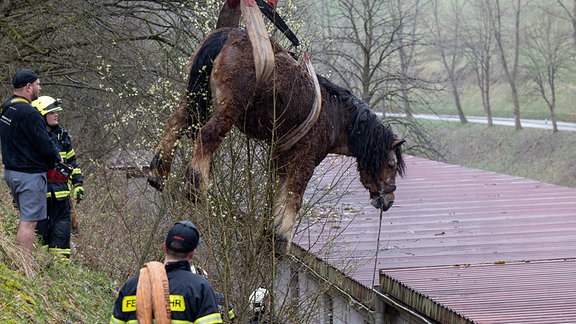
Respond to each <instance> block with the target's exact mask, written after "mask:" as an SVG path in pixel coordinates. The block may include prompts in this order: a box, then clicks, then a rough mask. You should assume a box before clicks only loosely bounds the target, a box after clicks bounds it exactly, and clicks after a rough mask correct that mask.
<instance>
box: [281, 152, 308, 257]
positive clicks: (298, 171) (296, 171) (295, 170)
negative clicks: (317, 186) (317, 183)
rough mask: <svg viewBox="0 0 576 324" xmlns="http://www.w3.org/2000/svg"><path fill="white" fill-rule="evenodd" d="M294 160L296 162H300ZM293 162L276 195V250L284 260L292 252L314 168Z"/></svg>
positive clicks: (283, 175)
mask: <svg viewBox="0 0 576 324" xmlns="http://www.w3.org/2000/svg"><path fill="white" fill-rule="evenodd" d="M299 160H301V159H298V160H294V161H299ZM294 161H293V162H292V163H291V164H290V165H289V166H288V172H287V173H285V174H281V175H280V181H279V184H278V186H277V190H276V193H275V195H274V233H273V236H274V248H275V254H276V256H277V257H279V258H282V257H283V256H285V255H287V254H288V252H289V251H290V245H291V243H292V228H293V227H294V222H295V221H296V217H297V215H298V211H299V210H300V208H301V207H302V199H303V197H304V191H305V190H306V186H307V184H308V181H309V180H310V178H312V174H313V173H314V166H312V167H310V166H303V165H299V163H296V162H294Z"/></svg>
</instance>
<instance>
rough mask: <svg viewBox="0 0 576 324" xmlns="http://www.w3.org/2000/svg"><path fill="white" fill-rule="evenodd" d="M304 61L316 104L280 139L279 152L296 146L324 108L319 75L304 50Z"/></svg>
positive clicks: (277, 147)
mask: <svg viewBox="0 0 576 324" xmlns="http://www.w3.org/2000/svg"><path fill="white" fill-rule="evenodd" d="M304 62H306V69H307V70H308V74H309V75H310V79H311V80H312V83H313V84H314V105H313V106H312V110H311V111H310V113H309V114H308V117H307V118H306V120H305V121H304V122H303V123H302V124H300V125H298V127H296V128H294V129H293V130H292V131H290V133H288V134H286V135H285V136H284V137H283V138H282V139H280V141H279V143H278V144H277V145H276V151H278V152H285V151H288V150H289V149H291V148H292V146H294V144H296V143H297V142H298V141H299V140H301V139H302V137H304V136H305V135H306V134H308V132H309V131H310V129H312V126H314V124H315V123H316V121H317V120H318V116H320V110H322V92H321V91H320V84H319V83H318V77H317V76H316V72H315V71H314V67H313V66H312V62H310V58H309V57H308V54H306V52H304Z"/></svg>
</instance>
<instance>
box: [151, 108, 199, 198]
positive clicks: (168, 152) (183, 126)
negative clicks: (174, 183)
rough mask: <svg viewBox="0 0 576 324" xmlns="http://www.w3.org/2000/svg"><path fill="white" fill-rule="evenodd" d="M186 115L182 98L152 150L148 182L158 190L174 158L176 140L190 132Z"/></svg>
mask: <svg viewBox="0 0 576 324" xmlns="http://www.w3.org/2000/svg"><path fill="white" fill-rule="evenodd" d="M188 115H189V112H188V109H187V108H186V105H185V102H184V100H182V101H181V102H180V104H179V106H178V109H177V110H176V111H174V112H173V113H172V114H171V115H170V118H168V121H167V122H166V125H165V126H164V136H162V139H161V140H160V143H159V144H158V146H157V147H156V149H155V150H154V156H153V157H152V161H151V162H150V171H149V173H148V183H149V184H150V185H151V186H152V187H154V188H156V189H158V190H160V191H162V189H163V187H164V181H165V180H166V177H167V176H168V174H169V173H170V167H171V165H172V159H173V158H174V149H175V148H176V146H177V143H178V140H180V138H182V136H183V135H184V134H186V133H188V132H191V129H188V118H189V117H188Z"/></svg>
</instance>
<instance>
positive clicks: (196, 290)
mask: <svg viewBox="0 0 576 324" xmlns="http://www.w3.org/2000/svg"><path fill="white" fill-rule="evenodd" d="M199 243H200V233H199V232H198V229H196V226H194V224H193V223H192V222H189V221H181V222H177V223H176V224H174V226H173V227H172V228H171V229H170V230H169V231H168V235H167V236H166V240H165V241H164V244H163V248H164V255H165V258H164V268H165V276H166V277H167V279H168V289H169V291H166V294H169V296H164V298H167V299H168V300H169V301H170V318H171V320H172V323H202V324H216V323H222V318H221V316H220V313H219V311H218V304H217V303H216V298H215V296H214V290H213V289H212V285H210V283H209V282H208V280H206V279H205V278H204V277H202V276H201V275H198V274H195V273H193V272H192V269H191V268H190V260H192V259H193V258H194V254H195V253H196V248H197V247H198V244H199ZM140 274H142V271H141V272H140ZM140 274H137V275H136V276H134V277H132V278H130V279H128V281H126V283H125V284H124V285H123V286H122V288H120V291H119V293H118V297H117V298H116V301H115V303H114V310H113V312H114V313H113V314H112V316H111V318H110V324H125V323H138V322H140V323H142V320H143V319H145V320H150V321H149V322H150V323H151V322H152V321H151V319H150V317H152V316H155V315H157V314H156V313H154V314H151V312H152V311H151V308H152V307H153V305H146V304H142V305H141V304H138V305H136V300H137V299H138V294H139V293H140V294H143V295H146V294H148V293H149V292H147V290H145V291H146V292H145V293H142V292H141V291H140V286H141V280H140ZM159 277H161V276H159V275H155V276H153V278H155V279H156V280H157V279H158V278H159ZM153 285H154V283H151V282H148V284H147V285H144V286H143V287H142V288H146V286H153ZM141 296H142V295H141ZM157 297H160V299H162V296H156V295H152V296H144V298H142V299H141V300H142V301H147V303H148V304H152V303H153V302H154V300H156V301H158V300H157ZM137 307H138V309H139V311H138V310H137V309H136V308H137ZM139 312H140V314H141V315H140V316H141V317H143V318H138V319H137V317H138V313H139ZM165 319H166V318H165V316H164V317H163V318H162V320H165ZM147 322H148V321H147ZM156 322H158V319H156ZM163 322H165V321H163Z"/></svg>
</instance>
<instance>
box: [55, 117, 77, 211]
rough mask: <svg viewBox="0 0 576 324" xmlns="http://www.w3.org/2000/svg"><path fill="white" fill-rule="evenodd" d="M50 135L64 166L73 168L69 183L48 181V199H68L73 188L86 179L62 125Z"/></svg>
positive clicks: (68, 135)
mask: <svg viewBox="0 0 576 324" xmlns="http://www.w3.org/2000/svg"><path fill="white" fill-rule="evenodd" d="M48 134H49V135H50V138H51V139H52V142H53V143H54V145H55V146H56V149H58V153H59V154H60V156H61V157H62V160H63V161H64V164H66V165H68V166H70V167H71V168H72V173H71V175H70V179H69V181H67V182H50V181H48V192H47V194H46V197H48V198H50V197H53V198H56V199H58V200H63V199H68V196H69V195H70V190H71V188H72V186H79V185H82V184H83V182H84V177H83V176H82V170H81V169H80V164H79V163H78V161H76V154H75V153H74V149H73V148H72V139H71V137H70V134H68V132H67V131H66V130H65V129H64V128H62V127H61V126H60V125H57V126H55V127H53V128H52V129H51V130H50V131H49V132H48Z"/></svg>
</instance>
